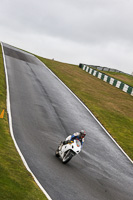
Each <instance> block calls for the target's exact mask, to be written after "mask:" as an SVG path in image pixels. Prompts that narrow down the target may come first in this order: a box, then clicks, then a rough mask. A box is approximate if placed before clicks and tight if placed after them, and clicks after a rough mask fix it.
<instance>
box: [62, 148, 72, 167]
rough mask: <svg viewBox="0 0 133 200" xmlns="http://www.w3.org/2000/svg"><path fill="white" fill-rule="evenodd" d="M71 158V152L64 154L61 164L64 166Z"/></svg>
mask: <svg viewBox="0 0 133 200" xmlns="http://www.w3.org/2000/svg"><path fill="white" fill-rule="evenodd" d="M72 157H73V154H72V153H71V150H68V151H67V152H66V154H65V155H64V157H63V160H62V162H63V163H64V164H66V163H67V162H69V161H70V160H71V159H72Z"/></svg>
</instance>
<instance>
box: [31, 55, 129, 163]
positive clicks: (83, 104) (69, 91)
mask: <svg viewBox="0 0 133 200" xmlns="http://www.w3.org/2000/svg"><path fill="white" fill-rule="evenodd" d="M35 57H36V56H35ZM36 58H37V57H36ZM37 59H38V60H39V58H37ZM39 61H40V62H41V63H42V64H43V65H44V66H45V67H46V69H47V70H49V71H50V72H51V73H52V74H53V76H55V78H57V79H58V80H59V81H60V82H61V83H62V84H63V85H64V86H65V87H66V88H67V89H68V90H69V92H71V93H72V94H73V95H74V96H75V97H76V99H77V100H78V101H79V102H80V103H81V104H82V105H83V106H84V107H85V108H86V110H87V111H88V112H89V113H90V114H91V116H92V117H93V118H94V119H95V120H96V122H97V123H98V124H99V125H100V126H101V127H102V128H103V130H104V131H105V133H106V134H107V135H108V136H109V137H110V138H111V139H112V141H113V142H114V143H115V144H116V145H117V147H118V148H119V149H120V150H121V151H122V153H123V154H124V155H125V156H126V157H127V158H128V160H129V161H130V162H131V163H132V164H133V161H132V160H131V158H130V157H129V156H128V155H127V154H126V152H125V151H124V150H123V149H122V148H121V147H120V145H119V144H118V143H117V142H116V141H115V140H114V138H113V137H112V136H111V135H110V133H109V132H108V131H107V130H106V129H105V128H104V126H103V125H102V124H101V123H100V122H99V121H98V119H97V118H96V117H95V116H94V115H93V113H92V112H91V111H90V110H89V108H87V107H86V105H85V104H84V103H83V102H82V101H81V100H80V99H79V98H78V97H77V96H76V94H74V93H73V92H72V90H70V89H69V88H68V87H67V86H66V85H65V83H63V82H62V81H61V80H60V79H59V78H58V77H57V76H56V75H55V74H54V73H53V72H52V71H51V70H50V69H49V68H48V67H47V66H46V65H45V64H44V63H43V62H42V61H41V60H39Z"/></svg>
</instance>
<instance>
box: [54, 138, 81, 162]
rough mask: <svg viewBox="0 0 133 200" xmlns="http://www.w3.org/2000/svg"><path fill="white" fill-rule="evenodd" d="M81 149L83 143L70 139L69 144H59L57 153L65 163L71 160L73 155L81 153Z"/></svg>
mask: <svg viewBox="0 0 133 200" xmlns="http://www.w3.org/2000/svg"><path fill="white" fill-rule="evenodd" d="M80 151H81V143H80V141H79V140H74V141H68V142H67V144H65V145H63V143H62V142H61V144H60V145H59V146H58V148H57V150H56V152H55V155H56V157H60V158H61V160H62V162H63V163H64V164H65V163H67V162H69V161H70V160H71V159H72V157H73V156H75V155H77V154H79V153H80Z"/></svg>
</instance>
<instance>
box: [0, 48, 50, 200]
mask: <svg viewBox="0 0 133 200" xmlns="http://www.w3.org/2000/svg"><path fill="white" fill-rule="evenodd" d="M3 109H5V114H4V118H3V119H1V118H0V199H1V200H9V199H10V200H20V199H21V200H23V199H26V200H37V199H39V200H46V199H47V198H46V197H45V195H44V194H43V192H42V191H41V190H40V189H39V187H38V186H37V184H36V183H35V182H34V180H33V178H32V176H31V174H30V173H29V172H28V171H27V170H26V168H25V166H24V165H23V163H22V160H21V159H20V156H19V155H18V152H17V151H16V148H15V146H14V143H13V141H12V138H11V136H10V133H9V126H8V118H7V112H6V83H5V73H4V67H3V58H2V51H1V46H0V114H1V112H2V110H3Z"/></svg>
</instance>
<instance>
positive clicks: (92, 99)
mask: <svg viewBox="0 0 133 200" xmlns="http://www.w3.org/2000/svg"><path fill="white" fill-rule="evenodd" d="M37 57H38V58H39V59H40V60H41V61H42V62H43V63H45V64H46V66H47V67H49V68H50V69H51V70H52V71H53V72H54V73H55V74H56V75H57V76H58V77H59V78H60V79H61V80H62V81H63V82H64V83H65V84H66V85H67V86H68V87H69V88H70V89H71V90H72V91H73V92H74V93H75V94H76V95H77V96H78V97H79V98H80V99H81V101H82V102H83V103H84V104H85V105H86V106H87V107H88V108H89V109H90V110H91V111H92V113H93V114H94V115H95V116H96V118H97V119H98V120H99V121H100V122H101V124H102V125H103V126H104V127H105V128H106V130H107V131H108V132H109V133H110V134H111V135H112V137H113V138H114V139H115V140H116V141H117V143H118V144H119V145H120V146H121V147H122V148H123V149H124V151H125V152H126V153H127V154H128V155H129V157H130V158H131V159H132V160H133V112H132V108H133V97H132V96H131V95H129V94H127V93H124V92H122V91H121V90H120V89H118V88H115V87H114V86H111V85H109V84H108V83H105V82H103V81H102V80H100V79H98V78H96V77H94V76H92V75H90V74H89V73H86V72H85V71H83V70H82V69H80V68H79V67H78V66H74V65H70V64H65V63H61V62H57V61H54V60H49V59H45V58H42V57H39V56H37Z"/></svg>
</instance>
